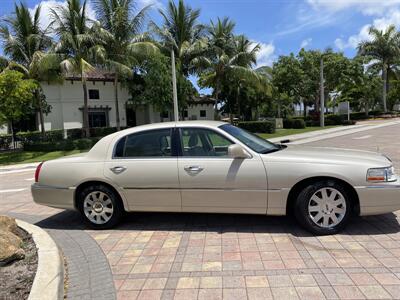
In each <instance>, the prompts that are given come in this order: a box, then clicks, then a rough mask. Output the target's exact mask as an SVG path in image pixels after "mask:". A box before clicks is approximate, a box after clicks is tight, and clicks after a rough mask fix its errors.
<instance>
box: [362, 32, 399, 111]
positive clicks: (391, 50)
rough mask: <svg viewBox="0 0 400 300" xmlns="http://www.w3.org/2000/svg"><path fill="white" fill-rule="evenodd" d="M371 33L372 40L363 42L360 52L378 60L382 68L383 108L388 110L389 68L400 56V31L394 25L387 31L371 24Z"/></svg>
mask: <svg viewBox="0 0 400 300" xmlns="http://www.w3.org/2000/svg"><path fill="white" fill-rule="evenodd" d="M369 34H370V35H371V37H372V40H371V41H364V42H361V43H360V45H359V46H358V50H359V53H360V54H362V55H367V56H369V57H371V60H378V61H379V64H380V65H381V69H382V80H383V86H382V102H383V110H384V112H387V106H386V97H387V93H388V78H387V77H388V70H389V69H390V67H391V65H392V64H393V63H394V60H395V59H396V58H397V57H398V55H399V53H400V50H399V42H400V33H399V32H397V31H396V28H395V26H394V25H391V26H389V27H388V28H387V29H386V30H385V31H383V30H378V29H377V28H375V27H373V26H371V28H370V29H369Z"/></svg>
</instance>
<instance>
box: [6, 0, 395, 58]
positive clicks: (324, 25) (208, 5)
mask: <svg viewBox="0 0 400 300" xmlns="http://www.w3.org/2000/svg"><path fill="white" fill-rule="evenodd" d="M88 1H89V2H90V0H88ZM15 2H16V1H14V0H0V18H1V17H2V16H6V15H9V14H11V13H12V12H13V7H14V3H15ZM24 2H25V3H26V4H27V5H28V7H30V8H32V9H33V8H34V7H35V6H36V5H38V4H39V3H41V5H42V11H43V16H42V21H41V22H42V25H43V26H46V25H47V24H48V23H49V20H50V16H49V8H51V7H54V6H55V5H57V4H62V3H65V1H63V0H44V1H39V0H24ZM185 2H186V3H187V4H189V5H191V6H192V7H194V8H200V9H201V16H200V21H201V22H203V23H209V21H210V20H215V19H216V18H217V17H220V18H223V17H225V16H227V17H229V18H231V19H233V20H234V21H235V22H236V29H235V32H236V33H237V34H245V35H246V36H248V37H249V38H250V39H251V40H252V41H254V42H255V43H259V44H260V45H261V51H260V52H259V54H258V66H262V65H271V64H272V63H273V62H274V61H275V60H276V59H277V58H278V57H279V56H280V55H287V54H289V53H291V52H294V53H297V52H298V51H299V50H300V49H301V48H305V49H321V50H324V49H326V48H328V47H331V48H333V49H334V50H336V51H343V52H344V54H345V55H346V56H348V57H352V56H354V54H355V53H356V47H357V44H358V43H359V42H360V41H362V40H366V39H368V38H369V35H368V29H369V27H370V26H371V25H374V26H376V27H378V28H379V29H385V28H386V27H387V26H388V25H389V24H394V25H396V26H397V27H399V28H400V0H379V1H376V0H186V1H185ZM17 3H19V1H17ZM137 3H138V7H143V6H144V5H147V4H152V10H151V12H150V15H149V17H150V18H152V19H153V20H155V21H156V22H159V21H160V20H161V19H160V15H159V13H158V11H157V10H158V9H163V8H164V7H165V6H166V3H167V1H166V0H137ZM89 4H90V3H89ZM89 15H90V16H91V17H92V18H95V14H94V12H93V10H92V9H91V5H90V7H89ZM1 54H2V49H1V48H0V55H1Z"/></svg>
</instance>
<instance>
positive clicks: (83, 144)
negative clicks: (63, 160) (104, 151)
mask: <svg viewBox="0 0 400 300" xmlns="http://www.w3.org/2000/svg"><path fill="white" fill-rule="evenodd" d="M97 142H98V139H96V138H94V139H77V140H72V139H67V140H61V141H57V142H37V143H26V144H24V145H23V146H24V150H25V151H43V152H51V151H72V150H76V149H78V150H88V149H90V148H91V147H92V146H93V145H94V144H95V143H97Z"/></svg>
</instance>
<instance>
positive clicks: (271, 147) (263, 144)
mask: <svg viewBox="0 0 400 300" xmlns="http://www.w3.org/2000/svg"><path fill="white" fill-rule="evenodd" d="M219 128H221V129H222V130H223V131H225V132H227V133H229V134H230V135H231V136H233V137H235V138H236V139H238V140H239V141H241V142H242V143H243V144H245V145H246V146H247V147H249V148H250V149H252V150H253V151H256V152H258V153H263V154H265V153H270V152H274V151H278V150H280V149H282V148H281V147H280V146H279V145H275V144H273V143H271V142H268V141H267V140H264V139H263V138H260V137H259V136H257V135H255V134H252V133H250V132H248V131H246V130H244V129H241V128H239V127H236V126H233V125H231V124H225V125H221V126H220V127H219Z"/></svg>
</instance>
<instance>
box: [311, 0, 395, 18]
mask: <svg viewBox="0 0 400 300" xmlns="http://www.w3.org/2000/svg"><path fill="white" fill-rule="evenodd" d="M307 3H308V4H310V5H311V6H312V7H313V8H314V9H316V10H327V11H331V12H338V11H341V10H345V9H349V8H351V9H356V10H358V11H360V12H362V13H363V14H366V15H379V14H383V13H385V12H386V11H388V10H389V9H390V8H392V7H394V6H397V5H399V4H400V0H381V1H379V0H307Z"/></svg>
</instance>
